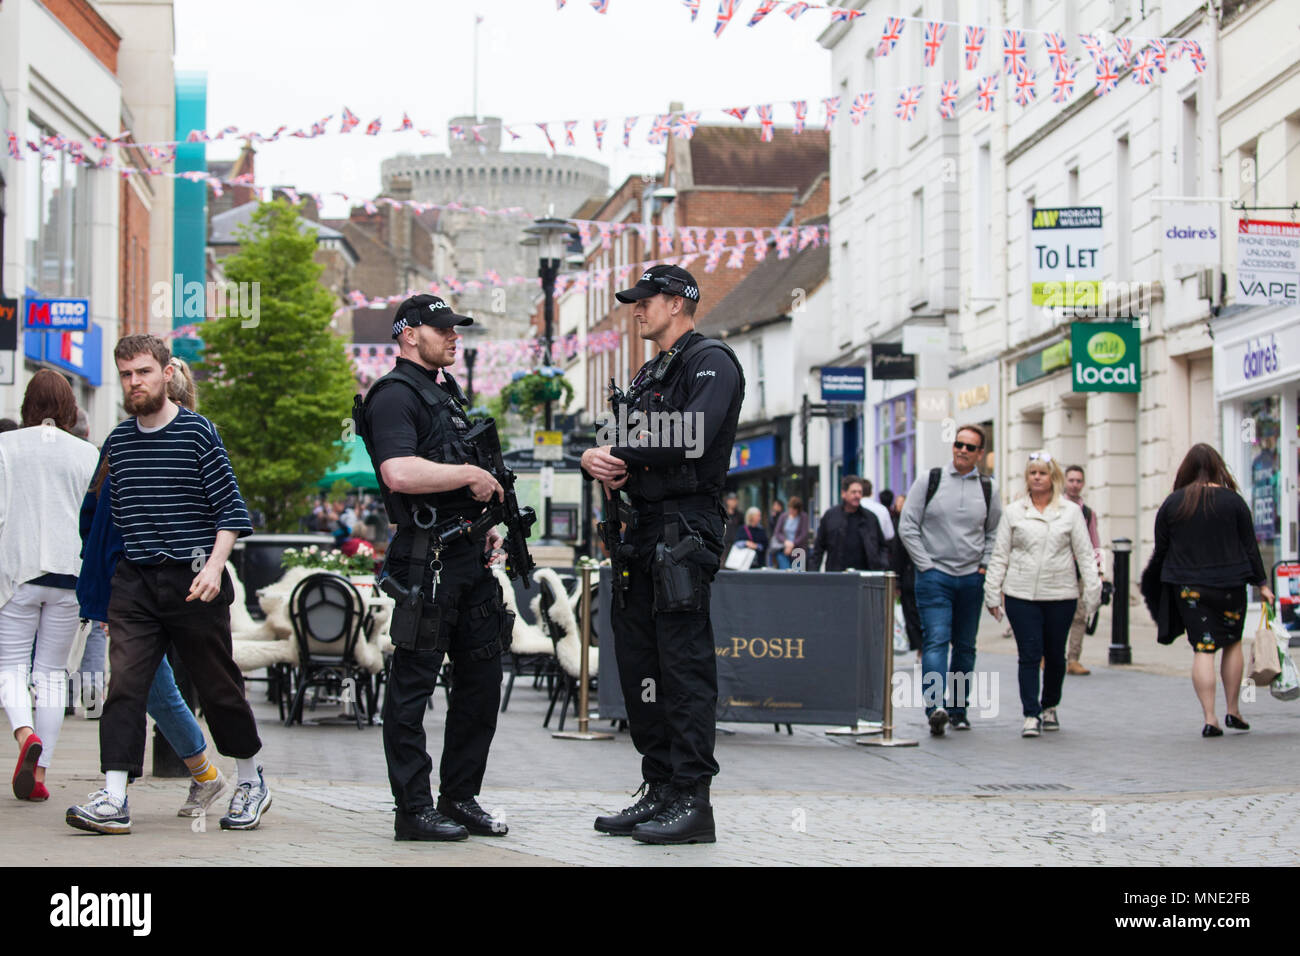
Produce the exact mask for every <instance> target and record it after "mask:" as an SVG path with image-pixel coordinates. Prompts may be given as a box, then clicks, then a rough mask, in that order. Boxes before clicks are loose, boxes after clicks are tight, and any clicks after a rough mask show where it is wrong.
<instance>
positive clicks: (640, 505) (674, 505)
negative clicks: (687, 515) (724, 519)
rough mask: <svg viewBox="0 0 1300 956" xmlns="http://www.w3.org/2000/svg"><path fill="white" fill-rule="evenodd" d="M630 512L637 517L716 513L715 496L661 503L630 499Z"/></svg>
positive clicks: (687, 497) (698, 496)
mask: <svg viewBox="0 0 1300 956" xmlns="http://www.w3.org/2000/svg"><path fill="white" fill-rule="evenodd" d="M632 510H633V511H635V512H636V513H637V514H639V515H658V514H672V513H673V512H675V511H717V510H718V496H717V495H687V496H685V497H683V498H665V499H663V500H662V501H642V500H638V499H635V498H634V499H632Z"/></svg>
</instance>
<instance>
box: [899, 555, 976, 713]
mask: <svg viewBox="0 0 1300 956" xmlns="http://www.w3.org/2000/svg"><path fill="white" fill-rule="evenodd" d="M915 593H916V609H917V611H919V612H920V615H921V633H922V635H923V638H924V643H923V644H922V647H921V697H922V699H923V700H924V701H925V714H926V716H927V717H928V716H929V715H930V714H932V713H933V712H934V710H935V707H936V706H940V705H939V701H940V700H942V701H943V703H942V705H941V706H942V707H943V708H944V709H945V710H947V711H948V713H949V715H950V716H952V717H965V716H966V702H967V701H968V700H969V699H970V696H971V694H972V693H973V691H974V680H975V675H974V673H973V671H974V670H975V632H976V631H978V630H979V626H980V611H981V609H982V607H983V604H984V575H982V574H980V573H979V572H978V571H972V572H971V573H970V574H963V575H961V576H960V577H957V576H954V575H951V574H945V573H944V572H942V571H940V570H939V569H938V568H930V569H929V570H927V571H918V572H917V573H916V591H915ZM949 645H951V646H952V659H951V663H950V662H949V657H948V648H949Z"/></svg>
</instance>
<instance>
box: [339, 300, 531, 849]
mask: <svg viewBox="0 0 1300 956" xmlns="http://www.w3.org/2000/svg"><path fill="white" fill-rule="evenodd" d="M473 322H474V320H473V319H471V318H469V317H468V316H463V315H457V314H456V313H455V312H453V311H452V309H451V307H450V306H449V305H447V303H446V302H445V301H444V300H443V299H441V298H439V297H438V296H435V295H414V296H411V297H410V298H408V299H407V300H406V301H404V302H403V303H402V304H401V305H400V306H398V308H397V313H396V317H395V320H394V322H393V338H394V339H396V340H397V343H398V347H399V350H400V354H399V356H398V358H397V361H396V363H395V365H394V367H393V369H392V370H391V371H390V372H389V373H388V374H387V375H385V376H383V378H381V379H380V380H379V381H377V382H375V384H374V385H372V386H371V387H370V391H369V393H367V395H366V399H365V403H364V405H363V406H362V409H361V412H360V414H359V415H358V416H357V431H358V433H359V434H360V435H361V437H362V438H363V440H364V441H365V443H366V451H367V452H368V453H369V455H370V460H371V463H372V464H373V466H374V469H375V476H376V477H377V478H378V479H379V490H380V493H381V494H382V495H383V498H384V506H385V508H387V510H388V516H389V518H390V519H391V520H392V522H393V524H395V525H396V526H397V529H398V530H397V533H396V535H395V536H394V537H393V542H392V544H391V545H390V547H389V548H388V553H387V556H386V559H385V562H384V569H383V572H382V574H381V580H382V582H383V585H384V587H385V590H386V591H387V592H388V593H389V594H393V593H394V592H397V593H400V594H410V592H411V590H412V589H414V590H415V592H416V595H418V600H417V599H416V595H411V598H410V600H409V602H408V601H407V599H405V598H404V599H403V600H402V601H401V602H399V609H403V610H404V613H403V615H402V618H401V620H400V621H399V620H398V619H396V618H395V619H394V623H393V626H392V628H391V637H392V641H393V644H394V646H395V648H396V650H395V651H394V652H393V661H392V668H391V670H390V673H389V678H388V688H387V691H386V692H385V695H384V713H383V719H384V757H385V759H386V760H387V762H388V782H389V786H390V787H391V788H392V792H393V801H394V802H395V803H396V805H397V816H396V820H395V821H394V839H396V840H423V841H437V840H464V839H467V838H468V837H469V835H470V834H474V835H475V836H487V837H500V836H505V835H506V834H507V833H508V832H509V828H508V827H507V825H506V823H505V821H503V820H500V819H497V818H494V817H493V816H492V815H491V814H490V813H488V812H487V811H486V810H484V809H483V807H482V806H480V805H479V802H478V795H479V793H480V792H481V791H482V787H483V775H484V774H485V773H486V772H487V761H488V751H489V750H490V748H491V746H492V738H493V737H494V736H495V735H496V727H497V708H498V706H499V705H500V703H501V656H502V655H503V654H504V653H506V652H507V651H508V650H509V649H510V626H511V623H512V622H513V620H514V618H513V616H512V615H510V614H508V613H507V612H506V608H505V601H504V598H503V596H502V594H501V587H500V585H498V584H497V582H496V578H495V577H494V576H493V574H492V571H491V569H490V567H489V563H490V562H489V559H488V556H487V555H488V552H491V553H492V555H493V556H494V557H495V555H496V554H497V552H498V550H499V549H500V546H501V544H502V539H501V536H500V535H499V534H498V533H497V532H496V530H495V529H494V530H490V531H488V532H486V534H485V535H484V536H478V535H475V536H474V537H470V536H469V535H460V536H458V537H453V538H451V539H450V543H448V544H445V545H444V544H443V543H442V542H443V536H444V535H447V534H451V533H453V532H454V530H455V529H456V528H457V527H460V526H461V521H462V519H463V520H465V521H469V522H471V523H472V522H473V521H474V520H476V519H477V518H479V517H480V516H481V515H482V514H483V512H484V510H485V509H486V507H487V505H488V503H489V502H491V501H492V500H493V499H494V498H495V499H496V500H497V501H501V500H504V497H505V491H504V489H503V488H502V487H501V484H500V483H499V482H498V481H497V480H496V479H495V478H494V477H492V475H491V474H490V473H488V472H487V471H485V470H484V469H482V468H480V467H478V466H477V465H475V464H472V462H473V461H474V457H475V456H474V450H473V448H472V447H471V446H470V445H469V444H468V443H467V442H466V441H464V438H465V436H466V434H467V433H468V432H469V430H470V427H471V426H470V422H469V419H468V418H467V416H466V409H467V407H468V405H469V403H468V401H467V400H466V398H465V395H464V393H462V392H461V390H460V386H459V385H458V384H457V383H456V380H455V379H454V378H452V377H451V376H450V375H448V374H447V367H448V366H450V365H451V364H452V363H453V362H454V361H455V360H456V348H457V344H458V343H459V341H460V336H459V335H458V334H457V332H456V328H457V327H458V326H462V325H472V324H473ZM439 372H441V378H439ZM389 579H391V581H390V580H389ZM448 654H450V656H451V659H452V663H453V666H454V673H455V676H454V678H453V682H454V689H453V690H452V692H451V704H450V707H449V709H448V711H447V720H446V726H445V729H444V732H443V743H442V760H441V763H440V765H439V770H438V801H437V803H436V804H435V803H434V800H433V790H432V787H431V784H430V774H431V773H432V771H433V760H432V758H431V757H430V756H429V751H428V743H427V739H426V737H425V733H424V715H425V711H426V709H427V708H428V705H429V698H430V696H431V695H432V694H433V691H434V688H435V687H436V686H437V683H438V674H439V673H440V672H441V671H442V662H443V658H444V657H445V656H446V655H448Z"/></svg>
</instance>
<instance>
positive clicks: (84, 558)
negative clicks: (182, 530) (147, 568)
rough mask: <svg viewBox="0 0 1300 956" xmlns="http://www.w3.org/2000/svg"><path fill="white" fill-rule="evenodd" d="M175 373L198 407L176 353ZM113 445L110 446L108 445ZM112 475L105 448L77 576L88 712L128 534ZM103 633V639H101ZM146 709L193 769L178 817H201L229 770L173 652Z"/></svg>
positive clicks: (171, 389)
mask: <svg viewBox="0 0 1300 956" xmlns="http://www.w3.org/2000/svg"><path fill="white" fill-rule="evenodd" d="M171 364H172V368H173V374H172V377H171V381H169V382H168V383H167V397H168V398H169V399H171V400H172V401H173V402H175V403H176V404H177V405H179V406H181V407H182V408H186V409H189V410H190V411H191V412H193V411H197V408H198V392H197V389H196V386H195V383H194V376H193V375H192V374H191V372H190V368H189V366H188V365H187V364H186V363H185V361H184V360H183V359H179V358H176V357H175V356H173V357H172V360H171ZM106 447H107V446H106ZM111 500H112V478H111V476H110V475H109V473H108V458H107V456H105V455H103V454H102V453H101V456H100V463H99V468H98V470H97V471H96V473H95V479H94V482H93V484H92V485H91V487H90V490H89V491H88V492H87V493H86V497H85V500H84V501H83V502H82V505H81V541H82V547H81V574H80V575H79V576H78V577H77V601H78V603H79V604H80V605H81V616H82V618H84V619H86V620H89V621H90V622H92V623H91V630H90V635H89V636H88V637H87V638H86V650H85V653H84V654H83V655H82V658H81V679H82V688H83V695H84V694H85V692H86V687H87V685H89V687H90V688H91V694H92V695H93V697H92V698H91V699H93V700H94V701H97V702H98V703H97V704H96V705H95V707H94V712H92V708H91V705H90V704H89V703H87V704H86V707H87V710H86V716H87V717H99V716H100V710H101V705H102V703H103V694H102V690H103V687H104V677H105V673H104V665H105V657H106V654H107V650H108V647H107V645H108V627H107V618H108V604H109V600H110V597H111V594H112V581H113V575H114V574H115V573H116V571H117V565H118V562H119V561H120V560H121V557H122V554H123V552H124V550H125V545H124V543H123V541H122V534H121V532H119V531H118V530H117V526H116V525H114V524H113V516H112V507H111V505H110V502H111ZM96 638H98V639H96ZM145 711H146V712H147V713H148V714H149V716H150V717H152V718H153V719H154V723H155V724H156V725H157V727H158V730H159V732H161V733H162V735H163V737H164V739H166V741H167V743H168V744H169V745H170V746H171V748H172V750H173V751H174V752H175V753H176V756H178V757H179V758H180V759H181V761H182V762H183V763H184V764H185V766H186V769H188V770H189V772H190V789H189V794H188V795H187V796H186V798H185V802H184V803H183V804H182V805H181V808H180V809H179V810H177V811H176V815H177V816H178V817H201V816H204V815H206V813H207V810H208V807H210V806H211V805H212V804H213V803H215V802H216V800H217V798H218V797H220V796H221V794H222V793H224V792H225V790H226V787H227V781H226V777H225V775H224V774H223V773H222V772H221V771H220V770H219V769H218V768H217V766H216V764H214V763H213V762H212V760H211V759H210V758H209V756H208V751H207V747H208V745H207V740H206V739H205V738H204V736H203V729H202V728H201V727H200V726H199V722H198V721H197V720H196V719H195V718H194V712H193V711H192V710H190V706H189V704H188V703H186V702H185V698H184V697H183V696H182V695H181V692H180V688H179V687H177V685H176V675H175V673H174V672H173V670H172V665H171V662H170V661H169V660H168V658H167V655H165V654H164V655H163V658H162V660H161V661H159V663H158V670H157V672H155V674H154V678H153V683H152V684H151V685H150V686H149V697H148V700H147V701H146V703H145Z"/></svg>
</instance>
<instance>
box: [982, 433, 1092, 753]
mask: <svg viewBox="0 0 1300 956" xmlns="http://www.w3.org/2000/svg"><path fill="white" fill-rule="evenodd" d="M1064 487H1065V476H1064V475H1063V474H1062V473H1061V466H1060V465H1059V464H1057V463H1056V462H1054V461H1053V460H1052V456H1051V455H1049V454H1048V453H1047V452H1045V451H1036V452H1034V453H1033V454H1031V455H1030V456H1029V463H1028V465H1027V466H1026V467H1025V491H1024V494H1023V495H1021V496H1020V497H1018V498H1017V499H1016V500H1015V501H1013V502H1011V503H1010V504H1009V505H1007V507H1006V510H1005V511H1003V513H1002V520H1001V521H1000V522H999V523H998V537H997V542H996V543H995V544H994V545H993V556H992V557H991V558H990V559H989V566H988V571H987V573H986V574H985V576H984V605H985V606H986V607H987V608H988V610H989V613H990V614H992V615H993V616H994V617H995V618H996V619H997V620H999V621H1000V620H1002V605H1003V602H1004V600H1005V603H1006V609H1007V619H1008V620H1009V621H1010V622H1011V628H1012V630H1013V631H1014V632H1015V635H1016V646H1017V648H1018V649H1019V651H1020V703H1021V705H1022V707H1023V710H1024V717H1025V723H1024V727H1023V729H1022V730H1021V736H1024V737H1037V736H1038V735H1039V733H1040V732H1041V731H1044V730H1060V729H1061V723H1060V719H1059V718H1058V716H1057V713H1056V708H1057V706H1058V705H1059V704H1060V702H1061V684H1062V683H1063V682H1064V680H1065V643H1066V639H1067V638H1068V637H1069V635H1070V622H1071V621H1072V620H1073V619H1074V612H1075V609H1076V607H1077V604H1078V602H1079V601H1080V600H1082V601H1083V606H1084V609H1085V611H1086V615H1085V616H1089V615H1091V614H1092V612H1093V611H1094V610H1096V608H1097V606H1098V604H1099V603H1100V602H1101V579H1100V578H1099V577H1098V576H1097V562H1096V559H1095V557H1094V556H1093V551H1092V539H1091V538H1089V537H1088V526H1087V523H1086V522H1085V521H1084V518H1083V509H1081V508H1080V507H1079V506H1078V505H1076V504H1075V503H1074V502H1072V501H1070V500H1069V499H1067V498H1065V497H1063V496H1062V494H1061V492H1062V490H1063V489H1064ZM1081 575H1082V580H1083V593H1082V595H1080V593H1079V581H1080V576H1081ZM1040 661H1041V662H1042V668H1043V671H1042V677H1043V694H1042V700H1041V701H1040V700H1039V696H1038V676H1039V662H1040Z"/></svg>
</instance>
